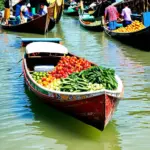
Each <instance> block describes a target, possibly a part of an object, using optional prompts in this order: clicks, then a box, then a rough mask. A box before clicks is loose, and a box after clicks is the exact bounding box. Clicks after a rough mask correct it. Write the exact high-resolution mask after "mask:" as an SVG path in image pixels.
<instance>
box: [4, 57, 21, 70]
mask: <svg viewBox="0 0 150 150" xmlns="http://www.w3.org/2000/svg"><path fill="white" fill-rule="evenodd" d="M21 61H22V58H21V59H20V60H19V61H18V62H17V63H16V64H19V63H20V62H21ZM16 64H15V65H16ZM13 67H14V66H13ZM13 67H12V68H9V69H7V71H10V70H12V69H13Z"/></svg>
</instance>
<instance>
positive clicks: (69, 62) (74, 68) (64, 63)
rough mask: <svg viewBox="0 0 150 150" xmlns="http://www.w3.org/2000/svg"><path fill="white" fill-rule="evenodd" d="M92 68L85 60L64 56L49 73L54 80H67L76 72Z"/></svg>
mask: <svg viewBox="0 0 150 150" xmlns="http://www.w3.org/2000/svg"><path fill="white" fill-rule="evenodd" d="M90 67H91V63H90V62H89V61H87V60H85V59H84V58H77V57H75V56H63V57H61V59H60V61H59V62H58V64H57V66H56V67H55V69H54V70H53V71H52V72H49V74H51V75H52V76H53V77H54V78H56V79H59V78H66V77H68V75H70V74H72V73H74V72H80V71H82V70H86V69H88V68H90Z"/></svg>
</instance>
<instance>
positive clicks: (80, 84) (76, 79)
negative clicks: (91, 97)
mask: <svg viewBox="0 0 150 150" xmlns="http://www.w3.org/2000/svg"><path fill="white" fill-rule="evenodd" d="M117 87H118V83H117V81H116V79H115V71H114V70H113V69H109V68H104V67H101V66H93V67H91V68H89V69H87V70H83V71H81V72H79V73H73V74H71V75H69V76H68V77H67V78H65V79H61V82H60V85H59V88H60V91H64V92H86V91H96V90H101V89H108V90H115V89H117Z"/></svg>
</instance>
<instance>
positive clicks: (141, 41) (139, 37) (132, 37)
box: [104, 26, 150, 51]
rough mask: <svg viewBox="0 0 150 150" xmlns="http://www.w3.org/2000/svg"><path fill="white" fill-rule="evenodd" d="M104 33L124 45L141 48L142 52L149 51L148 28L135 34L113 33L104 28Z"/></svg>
mask: <svg viewBox="0 0 150 150" xmlns="http://www.w3.org/2000/svg"><path fill="white" fill-rule="evenodd" d="M104 31H105V33H106V34H107V35H109V36H110V37H112V38H115V39H117V40H119V41H121V42H123V43H125V44H129V45H132V46H134V47H137V48H142V49H144V50H147V51H150V46H149V39H150V26H149V27H146V28H144V29H142V30H139V31H135V32H126V33H124V32H114V31H111V30H109V29H108V27H104Z"/></svg>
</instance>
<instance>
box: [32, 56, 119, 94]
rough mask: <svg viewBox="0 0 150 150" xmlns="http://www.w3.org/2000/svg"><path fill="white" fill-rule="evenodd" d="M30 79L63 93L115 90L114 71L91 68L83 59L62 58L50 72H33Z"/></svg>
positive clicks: (73, 57) (99, 67)
mask: <svg viewBox="0 0 150 150" xmlns="http://www.w3.org/2000/svg"><path fill="white" fill-rule="evenodd" d="M32 78H33V79H34V80H35V81H36V82H37V83H38V84H40V85H42V86H44V87H46V88H48V89H51V90H57V91H63V92H86V91H96V90H101V89H108V90H114V89H117V87H118V83H117V81H116V79H115V71H114V70H113V69H109V68H103V67H101V66H91V63H90V62H88V61H87V60H85V59H83V58H77V57H75V56H72V57H70V56H64V57H62V58H61V59H60V61H59V62H58V64H57V66H56V67H55V69H54V70H53V71H51V72H33V73H32Z"/></svg>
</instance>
